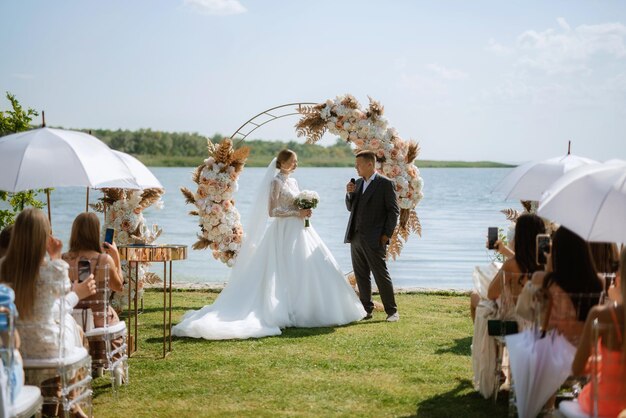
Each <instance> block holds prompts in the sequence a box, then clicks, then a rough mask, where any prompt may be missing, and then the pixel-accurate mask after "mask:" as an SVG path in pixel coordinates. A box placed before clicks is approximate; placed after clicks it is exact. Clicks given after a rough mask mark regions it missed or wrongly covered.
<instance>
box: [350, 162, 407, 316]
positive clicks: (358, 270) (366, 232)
mask: <svg viewBox="0 0 626 418" xmlns="http://www.w3.org/2000/svg"><path fill="white" fill-rule="evenodd" d="M355 167H356V171H357V173H358V174H359V176H360V177H361V178H359V179H358V180H356V181H354V179H352V180H350V182H349V183H348V184H347V185H346V191H347V193H346V207H347V208H348V210H349V211H350V220H349V221H348V228H347V230H346V238H345V241H344V242H346V243H350V252H351V255H352V268H353V270H354V275H355V277H356V283H357V286H358V287H359V294H360V298H361V303H362V304H363V307H364V308H365V311H366V312H367V316H366V317H365V319H370V318H371V317H372V311H373V310H374V302H373V301H372V282H371V280H370V272H372V273H373V274H374V280H376V285H377V286H378V291H379V292H380V298H381V299H382V302H383V305H384V307H385V312H386V313H387V321H389V322H396V321H397V320H398V319H400V316H399V315H398V308H397V307H396V300H395V297H394V294H393V284H392V283H391V277H390V276H389V271H388V270H387V263H386V261H385V258H386V253H387V244H389V238H390V237H391V235H392V234H393V230H394V229H395V227H396V223H397V222H398V214H399V213H400V209H399V208H398V202H397V198H396V193H395V190H394V186H393V182H392V181H391V180H389V179H388V178H387V177H384V176H381V175H380V174H378V173H376V154H374V153H373V152H372V151H361V152H359V153H358V154H357V155H356V164H355Z"/></svg>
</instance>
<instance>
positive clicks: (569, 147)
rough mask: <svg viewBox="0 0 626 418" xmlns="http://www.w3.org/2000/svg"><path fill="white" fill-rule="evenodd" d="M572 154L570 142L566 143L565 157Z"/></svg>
mask: <svg viewBox="0 0 626 418" xmlns="http://www.w3.org/2000/svg"><path fill="white" fill-rule="evenodd" d="M571 153H572V141H567V155H570V154H571Z"/></svg>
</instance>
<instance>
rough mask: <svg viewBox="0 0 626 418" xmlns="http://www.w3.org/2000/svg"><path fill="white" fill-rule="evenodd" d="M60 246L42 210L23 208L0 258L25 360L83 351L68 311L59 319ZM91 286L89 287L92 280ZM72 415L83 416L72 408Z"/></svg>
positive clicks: (63, 278)
mask: <svg viewBox="0 0 626 418" xmlns="http://www.w3.org/2000/svg"><path fill="white" fill-rule="evenodd" d="M62 246H63V244H62V243H61V241H60V240H58V239H56V238H54V237H53V236H52V235H51V232H50V224H49V223H48V218H46V216H45V215H44V214H43V212H41V211H40V210H39V209H35V208H27V209H24V210H23V211H22V212H20V214H19V215H18V216H17V219H16V220H15V225H14V227H13V231H12V234H11V241H10V244H9V249H8V251H7V254H6V256H5V257H4V258H3V259H2V260H0V281H1V282H4V283H7V284H8V285H9V286H11V287H12V288H13V290H14V291H15V305H16V307H17V310H18V312H19V317H18V320H17V323H16V325H17V330H18V331H19V333H20V338H21V346H20V351H21V354H22V357H24V358H28V359H53V358H57V357H59V356H62V357H66V356H70V355H72V354H73V353H76V352H78V351H79V349H80V348H82V347H83V338H82V335H81V333H80V328H79V327H78V326H77V325H76V322H75V321H74V318H72V316H71V312H70V311H67V312H66V313H65V315H64V317H63V318H61V316H60V313H61V312H60V308H61V307H62V305H63V304H66V303H67V302H66V300H65V295H66V293H68V292H70V288H71V285H70V281H69V277H68V268H69V266H68V265H67V263H66V262H65V261H63V260H62V259H61V248H62ZM46 253H47V254H48V256H49V259H46ZM91 283H92V284H91V285H92V286H93V280H92V281H91ZM60 320H61V321H62V323H63V330H62V329H61V326H59V321H60ZM52 380H53V381H54V378H53V379H52ZM44 395H46V394H44ZM47 395H48V396H50V395H53V394H47ZM72 413H73V414H75V415H76V416H85V415H84V414H83V412H82V411H81V410H80V408H79V407H78V406H76V405H75V407H74V408H73V410H72Z"/></svg>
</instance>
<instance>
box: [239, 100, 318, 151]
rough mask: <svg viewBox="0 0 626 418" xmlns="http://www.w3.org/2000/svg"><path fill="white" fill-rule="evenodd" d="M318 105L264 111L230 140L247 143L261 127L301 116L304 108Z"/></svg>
mask: <svg viewBox="0 0 626 418" xmlns="http://www.w3.org/2000/svg"><path fill="white" fill-rule="evenodd" d="M317 104H318V103H313V102H296V103H287V104H283V105H280V106H275V107H272V108H270V109H267V110H264V111H263V112H261V113H259V114H257V115H254V116H253V117H251V118H250V119H248V120H247V121H246V122H245V123H244V124H243V125H241V126H240V127H239V128H238V129H237V130H236V131H235V132H234V133H233V134H232V135H231V136H230V139H232V140H235V139H237V140H238V141H237V144H238V143H240V142H242V141H245V139H246V138H247V137H248V135H250V134H251V133H252V132H254V131H256V130H257V129H259V128H260V127H261V126H263V125H265V124H267V123H270V122H273V121H275V120H276V119H281V118H284V117H287V116H293V115H299V114H300V110H301V109H302V106H314V105H317ZM235 137H237V138H235Z"/></svg>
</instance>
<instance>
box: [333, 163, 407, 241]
mask: <svg viewBox="0 0 626 418" xmlns="http://www.w3.org/2000/svg"><path fill="white" fill-rule="evenodd" d="M363 182H364V181H363V179H362V178H360V179H358V180H357V181H356V189H355V191H354V192H353V193H346V208H347V209H348V211H350V219H349V220H348V228H347V229H346V236H345V239H344V242H346V243H349V242H350V240H351V239H352V234H353V233H354V231H355V230H358V231H359V234H362V235H363V236H364V237H365V240H366V242H367V243H368V244H369V245H370V246H371V247H373V248H375V247H380V246H381V243H380V237H381V236H382V235H387V236H388V237H391V235H392V234H393V231H394V229H395V228H396V224H397V223H398V215H399V214H400V209H399V207H398V198H397V196H396V192H395V188H394V185H393V182H392V181H391V180H389V179H388V178H387V177H385V176H382V175H380V174H378V173H376V177H374V179H373V180H372V182H371V183H370V185H369V186H367V189H365V193H362V192H361V191H362V190H363Z"/></svg>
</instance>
